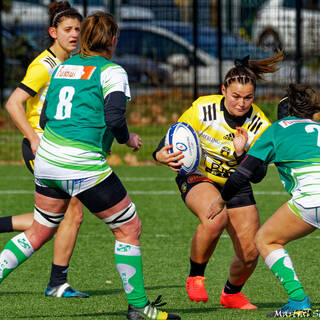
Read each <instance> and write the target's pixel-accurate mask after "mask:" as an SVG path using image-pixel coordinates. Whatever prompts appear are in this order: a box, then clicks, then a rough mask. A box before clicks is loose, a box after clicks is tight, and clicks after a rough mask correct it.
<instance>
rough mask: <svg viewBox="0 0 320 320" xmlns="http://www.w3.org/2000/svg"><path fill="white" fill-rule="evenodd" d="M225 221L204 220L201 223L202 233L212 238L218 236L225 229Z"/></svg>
mask: <svg viewBox="0 0 320 320" xmlns="http://www.w3.org/2000/svg"><path fill="white" fill-rule="evenodd" d="M225 226H226V221H224V219H220V220H219V221H218V220H217V221H215V220H208V219H207V220H206V221H204V222H202V223H201V227H202V229H203V232H205V233H206V234H208V235H212V237H216V236H217V235H219V234H220V233H221V232H222V231H223V230H224V228H225Z"/></svg>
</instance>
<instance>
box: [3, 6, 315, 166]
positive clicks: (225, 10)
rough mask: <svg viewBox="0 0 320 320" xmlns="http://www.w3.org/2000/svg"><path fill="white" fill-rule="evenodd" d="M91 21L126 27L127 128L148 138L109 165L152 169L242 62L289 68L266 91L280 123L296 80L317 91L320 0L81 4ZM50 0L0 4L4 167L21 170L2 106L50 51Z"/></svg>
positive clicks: (122, 43) (261, 98) (263, 99)
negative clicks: (183, 119) (98, 15)
mask: <svg viewBox="0 0 320 320" xmlns="http://www.w3.org/2000/svg"><path fill="white" fill-rule="evenodd" d="M69 2H70V3H71V4H72V5H73V6H75V7H76V8H77V9H78V10H79V11H80V12H81V13H82V14H83V15H84V16H86V15H88V14H90V13H91V12H93V11H96V10H104V11H107V12H110V13H112V14H113V15H114V16H115V17H116V19H117V21H118V22H119V26H120V37H119V42H118V47H117V50H116V54H115V56H114V58H113V59H112V60H113V61H114V62H116V63H118V64H120V65H121V66H123V67H124V68H125V70H126V71H127V73H128V77H129V83H130V88H131V94H132V100H131V102H130V103H128V106H127V119H128V124H129V127H130V130H131V131H133V132H137V133H138V134H140V135H141V136H142V138H143V142H144V145H143V148H142V149H141V150H140V151H139V153H137V154H131V153H128V149H127V148H125V147H123V146H120V145H118V144H116V143H115V144H114V146H113V148H112V154H111V156H110V157H109V162H110V164H112V165H117V164H131V165H140V164H149V163H150V164H152V163H153V160H152V156H151V154H152V151H153V150H154V148H155V147H156V146H157V144H158V142H159V140H160V139H161V137H162V136H163V135H164V134H165V133H166V131H167V129H168V127H169V125H171V124H172V123H174V122H175V121H176V120H177V119H178V117H179V115H180V114H181V113H182V112H183V111H184V110H185V109H187V108H188V107H189V106H191V104H192V102H193V101H194V100H195V99H196V98H197V97H198V96H201V95H206V94H217V93H220V85H221V83H222V81H223V77H224V75H225V73H226V71H227V70H228V69H229V68H230V67H232V66H233V63H234V62H233V61H234V59H235V58H242V57H244V56H246V55H248V54H249V55H250V59H251V60H254V59H260V58H265V57H269V56H272V55H273V54H274V53H275V52H276V51H277V50H278V49H283V50H284V52H285V61H284V62H283V63H282V65H281V68H280V69H279V71H277V72H276V73H275V74H273V75H272V76H270V77H267V78H266V81H264V82H261V83H259V85H258V88H257V92H256V101H255V102H256V104H258V105H259V106H260V107H261V108H262V109H263V110H264V112H265V113H266V114H267V116H269V118H270V119H271V121H274V120H275V119H276V106H277V104H278V102H279V100H280V99H281V97H282V96H283V95H284V94H285V89H286V86H287V84H288V83H289V82H298V83H305V84H306V83H307V84H311V85H312V86H314V87H315V88H318V87H319V85H320V75H319V70H318V69H319V66H320V59H319V57H320V0H224V1H222V0H161V1H160V0H74V1H69ZM49 3H50V1H49V0H24V1H20V0H18V1H16V0H1V2H0V6H1V7H0V10H1V15H0V20H1V21H0V31H1V32H0V35H1V44H0V65H1V72H0V101H1V104H0V145H1V146H0V163H1V162H3V163H22V158H21V151H20V144H21V138H22V137H21V134H20V133H19V131H18V130H17V129H16V128H15V126H14V125H13V123H12V122H11V120H10V119H9V117H8V115H7V113H6V111H5V109H4V105H5V103H6V99H7V97H8V96H9V95H10V93H11V92H12V90H13V89H14V88H15V87H16V86H17V85H18V84H19V82H20V81H21V80H22V78H23V76H24V74H25V71H26V68H27V66H28V64H29V63H30V62H31V61H32V59H33V58H34V57H35V56H36V55H37V54H39V53H40V52H41V51H42V50H44V49H45V48H46V47H47V41H46V40H47V39H46V34H47V27H48V26H47V19H48V15H47V10H48V4H49Z"/></svg>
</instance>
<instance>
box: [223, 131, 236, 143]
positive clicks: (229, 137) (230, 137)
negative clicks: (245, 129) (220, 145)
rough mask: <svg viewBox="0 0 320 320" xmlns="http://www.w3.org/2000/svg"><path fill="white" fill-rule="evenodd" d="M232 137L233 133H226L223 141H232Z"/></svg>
mask: <svg viewBox="0 0 320 320" xmlns="http://www.w3.org/2000/svg"><path fill="white" fill-rule="evenodd" d="M234 137H235V135H234V133H228V134H226V135H225V136H224V137H223V139H224V140H228V141H233V139H234Z"/></svg>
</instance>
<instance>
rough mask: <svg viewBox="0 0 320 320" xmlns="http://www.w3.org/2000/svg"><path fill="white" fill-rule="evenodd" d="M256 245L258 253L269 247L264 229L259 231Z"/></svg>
mask: <svg viewBox="0 0 320 320" xmlns="http://www.w3.org/2000/svg"><path fill="white" fill-rule="evenodd" d="M254 243H255V245H256V248H257V250H258V251H260V250H261V249H262V248H263V247H265V246H266V245H267V240H266V237H265V234H264V231H263V230H262V229H259V230H258V232H257V234H256V236H255V239H254Z"/></svg>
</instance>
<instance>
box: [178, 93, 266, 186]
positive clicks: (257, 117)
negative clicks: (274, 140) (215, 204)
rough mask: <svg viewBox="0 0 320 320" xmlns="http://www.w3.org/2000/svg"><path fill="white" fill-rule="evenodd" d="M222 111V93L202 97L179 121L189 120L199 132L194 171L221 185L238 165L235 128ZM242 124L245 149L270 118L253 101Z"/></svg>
mask: <svg viewBox="0 0 320 320" xmlns="http://www.w3.org/2000/svg"><path fill="white" fill-rule="evenodd" d="M225 112H226V111H225V107H224V97H223V96H222V95H210V96H203V97H200V98H199V99H197V100H196V101H194V102H193V104H192V106H191V107H190V108H189V109H187V110H186V111H185V112H184V113H183V114H182V116H181V117H180V118H179V120H178V121H179V122H186V123H188V124H189V125H190V126H192V127H193V128H194V129H195V130H196V132H197V133H198V135H199V138H200V144H201V151H202V156H201V161H200V164H199V166H198V168H197V172H198V173H200V174H202V175H204V176H206V177H208V178H210V179H211V180H213V181H215V182H217V183H219V184H221V185H223V184H224V183H225V182H226V180H227V179H228V177H229V176H230V174H231V173H232V172H234V171H235V170H236V169H237V167H238V164H237V161H236V159H235V157H234V151H235V149H234V146H233V139H234V137H235V133H236V128H235V126H230V124H228V121H227V120H226V117H225ZM241 126H242V127H243V128H244V129H246V131H247V132H248V142H247V145H246V147H245V151H248V150H249V149H250V147H251V146H252V145H253V143H254V142H255V141H256V140H257V139H258V137H259V136H260V135H261V134H262V133H263V132H264V131H265V130H266V129H267V128H268V127H269V126H270V121H269V120H268V118H267V117H266V116H265V115H264V113H263V112H262V111H261V110H260V109H259V107H258V106H256V105H255V104H252V108H251V110H250V111H249V112H248V114H247V115H246V117H245V118H244V119H243V123H242V125H241Z"/></svg>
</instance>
